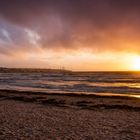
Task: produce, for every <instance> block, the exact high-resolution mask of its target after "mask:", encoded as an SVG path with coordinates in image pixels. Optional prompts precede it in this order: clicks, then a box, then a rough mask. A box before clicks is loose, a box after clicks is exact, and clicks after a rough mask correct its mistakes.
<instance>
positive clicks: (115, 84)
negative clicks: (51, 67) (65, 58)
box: [0, 72, 140, 98]
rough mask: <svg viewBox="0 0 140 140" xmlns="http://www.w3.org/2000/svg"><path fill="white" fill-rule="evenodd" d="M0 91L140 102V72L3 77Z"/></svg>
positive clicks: (22, 74)
mask: <svg viewBox="0 0 140 140" xmlns="http://www.w3.org/2000/svg"><path fill="white" fill-rule="evenodd" d="M0 90H15V91H31V92H35V93H36V92H43V93H46V94H47V93H52V94H53V93H58V94H59V93H63V94H68V93H70V94H93V95H100V96H102V95H104V96H133V97H138V98H140V72H70V73H63V72H60V73H45V72H43V73H42V72H37V73H0Z"/></svg>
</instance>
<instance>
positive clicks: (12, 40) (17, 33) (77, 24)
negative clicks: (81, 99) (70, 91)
mask: <svg viewBox="0 0 140 140" xmlns="http://www.w3.org/2000/svg"><path fill="white" fill-rule="evenodd" d="M0 67H24V68H25V67H29V68H60V67H65V68H66V69H70V70H88V71H97V70H99V71H104V70H109V71H110V70H140V0H0Z"/></svg>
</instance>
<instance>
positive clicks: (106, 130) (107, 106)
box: [0, 91, 140, 140]
mask: <svg viewBox="0 0 140 140" xmlns="http://www.w3.org/2000/svg"><path fill="white" fill-rule="evenodd" d="M139 138H140V99H137V98H121V97H118V98H116V97H100V96H83V95H67V96H66V95H57V94H55V95H49V94H48V95H45V94H42V93H36V94H35V93H28V92H16V91H0V140H9V139H10V140H49V139H50V140H61V139H62V140H65V139H66V140H102V139H103V140H120V139H121V140H123V139H124V140H139Z"/></svg>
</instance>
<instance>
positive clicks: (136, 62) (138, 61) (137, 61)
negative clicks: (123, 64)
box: [132, 56, 140, 71]
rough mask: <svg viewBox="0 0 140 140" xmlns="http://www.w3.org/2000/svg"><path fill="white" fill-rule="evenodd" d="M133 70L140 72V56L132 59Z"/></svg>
mask: <svg viewBox="0 0 140 140" xmlns="http://www.w3.org/2000/svg"><path fill="white" fill-rule="evenodd" d="M132 68H133V70H136V71H140V56H135V57H134V58H133V59H132Z"/></svg>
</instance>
